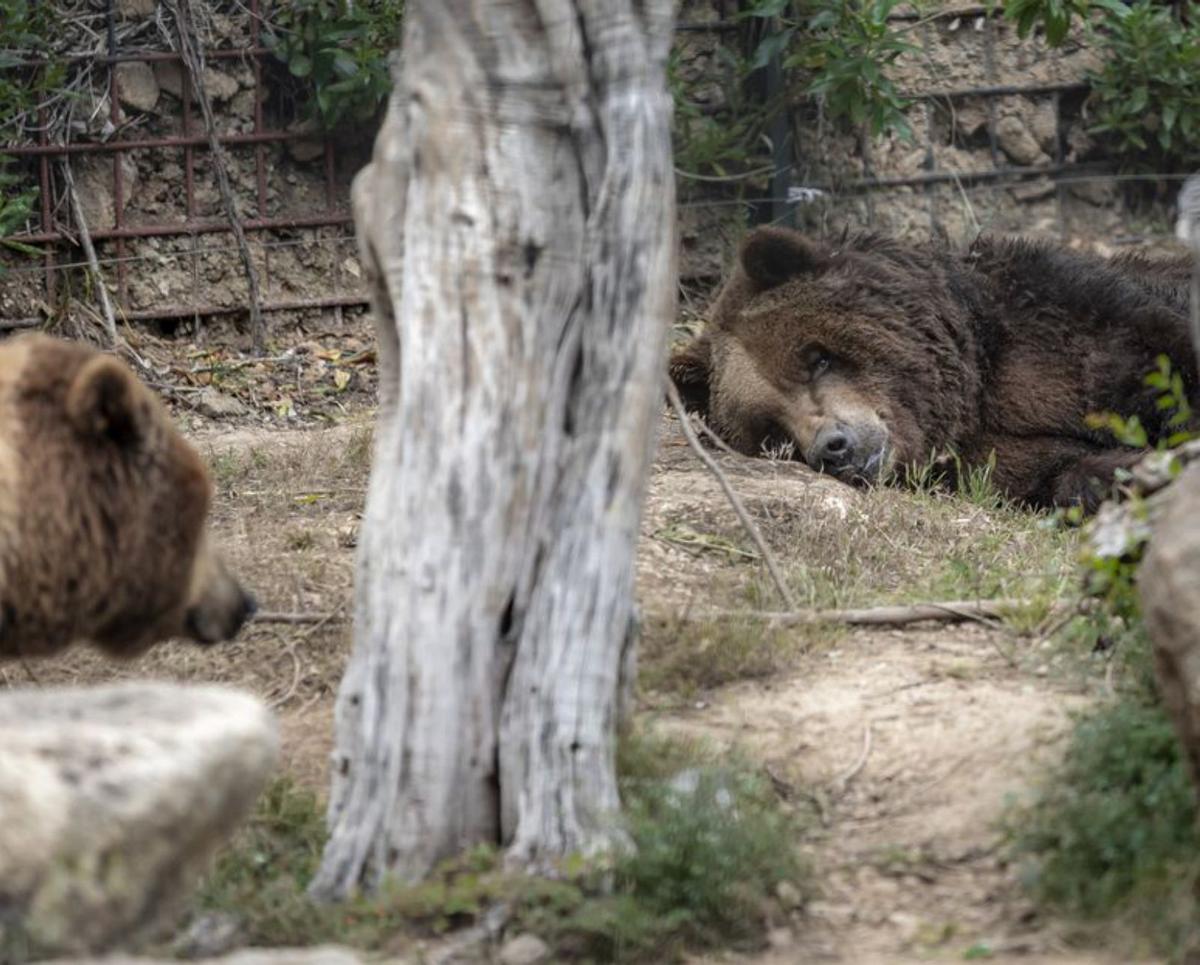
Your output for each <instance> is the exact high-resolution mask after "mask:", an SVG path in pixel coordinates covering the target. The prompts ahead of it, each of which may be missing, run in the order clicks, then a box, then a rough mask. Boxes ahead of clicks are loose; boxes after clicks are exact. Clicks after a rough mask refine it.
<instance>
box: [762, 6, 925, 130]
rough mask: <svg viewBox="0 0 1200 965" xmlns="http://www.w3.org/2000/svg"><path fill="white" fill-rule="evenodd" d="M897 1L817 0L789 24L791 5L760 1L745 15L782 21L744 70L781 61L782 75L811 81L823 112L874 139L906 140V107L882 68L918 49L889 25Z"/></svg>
mask: <svg viewBox="0 0 1200 965" xmlns="http://www.w3.org/2000/svg"><path fill="white" fill-rule="evenodd" d="M899 4H900V0H815V2H814V3H810V4H808V5H807V6H806V7H805V15H804V16H802V17H800V18H798V19H795V20H789V19H788V18H787V12H788V10H789V9H790V7H791V4H789V3H787V2H784V0H758V2H757V3H755V4H753V5H752V6H751V7H750V9H749V10H748V11H747V12H746V14H745V16H749V17H759V18H764V19H766V18H779V23H778V24H777V25H776V29H774V30H772V31H771V32H769V33H767V35H766V36H765V37H764V38H763V39H762V41H761V42H760V43H759V45H758V47H757V49H756V50H755V52H754V55H753V56H752V57H751V59H750V63H749V66H750V67H751V68H752V69H753V68H759V67H764V66H766V65H767V63H768V62H769V61H770V60H771V59H772V58H773V57H775V56H777V55H782V56H783V67H784V69H785V70H794V69H797V68H798V69H800V70H802V71H804V72H805V73H806V74H808V75H809V77H810V80H809V82H808V84H807V85H806V86H805V88H804V92H805V93H806V94H809V95H810V96H813V97H818V98H820V99H821V100H822V101H823V103H824V105H825V110H826V113H827V115H828V116H829V117H830V118H831V119H833V120H835V121H837V120H842V121H846V122H848V123H850V124H851V125H853V126H855V127H862V126H864V125H865V126H866V127H867V128H868V130H869V131H870V133H871V135H872V136H873V137H878V136H880V135H881V134H884V133H885V132H887V131H889V130H891V131H895V132H896V133H897V134H899V135H900V136H901V137H902V138H904V139H906V140H908V139H910V138H911V137H912V131H911V129H910V127H909V124H908V120H907V118H906V117H905V114H904V112H905V109H906V108H907V107H908V106H909V102H908V101H906V100H904V98H902V97H901V96H900V94H899V91H898V90H897V89H896V87H895V85H894V84H893V83H892V81H891V80H890V79H889V78H888V76H887V72H886V70H885V68H886V67H888V66H889V65H891V64H893V63H895V61H896V60H897V59H898V58H899V57H900V56H902V55H903V54H906V53H909V52H912V51H915V50H916V49H917V48H916V47H914V46H913V45H912V44H910V43H908V42H906V41H905V40H904V39H903V37H902V32H901V31H899V30H895V29H893V28H892V25H891V23H890V22H889V20H888V18H889V17H890V16H891V14H892V11H893V10H894V9H895V8H896V7H897V6H899Z"/></svg>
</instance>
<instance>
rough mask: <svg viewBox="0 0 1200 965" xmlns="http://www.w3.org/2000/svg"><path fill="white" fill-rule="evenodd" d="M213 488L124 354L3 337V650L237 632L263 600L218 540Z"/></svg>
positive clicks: (116, 645)
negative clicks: (214, 542) (212, 535)
mask: <svg viewBox="0 0 1200 965" xmlns="http://www.w3.org/2000/svg"><path fill="white" fill-rule="evenodd" d="M211 490H212V484H211V482H210V480H209V476H208V472H207V470H206V468H205V466H204V463H203V462H202V461H201V459H200V457H199V455H198V454H197V452H196V451H195V450H194V449H193V448H192V447H191V446H190V445H189V444H188V443H187V442H185V441H184V439H183V437H182V436H181V435H180V434H179V433H178V432H177V431H176V430H175V428H174V427H173V426H172V424H171V420H170V417H169V415H168V413H167V412H166V410H165V409H164V408H163V406H162V404H161V403H160V402H159V401H158V399H157V398H156V397H155V396H154V395H153V394H152V393H151V392H150V390H149V389H147V388H146V387H145V386H144V385H142V383H141V382H139V381H138V379H137V378H136V377H135V376H134V375H133V373H132V372H131V371H130V370H129V369H128V368H127V367H126V366H125V365H124V364H123V363H122V362H120V361H119V360H118V359H116V358H113V357H112V356H109V355H104V354H102V353H100V352H98V351H96V350H94V349H91V348H87V347H85V346H83V345H79V344H74V343H70V342H63V341H60V340H58V339H53V338H49V337H46V336H42V335H32V336H24V337H20V338H15V339H11V340H8V341H5V342H4V343H3V344H2V345H0V657H14V656H30V655H43V654H50V653H54V652H56V651H59V650H62V649H63V648H65V647H66V646H67V645H68V644H70V643H72V642H74V641H89V642H91V643H94V644H95V645H97V646H98V647H100V648H102V649H103V650H105V651H107V652H108V653H110V654H112V655H114V656H132V655H135V654H137V653H140V652H141V651H143V650H145V649H146V648H147V647H149V646H150V645H151V644H153V643H155V642H157V641H160V640H164V639H166V638H168V637H175V636H180V637H190V638H192V639H194V640H196V641H198V642H201V643H212V642H216V641H219V640H224V639H228V638H230V637H232V636H233V635H234V634H236V633H237V631H238V629H240V627H241V625H242V623H243V622H244V621H245V619H246V618H247V617H248V616H249V615H250V614H252V613H253V611H254V600H253V597H251V596H250V595H249V594H248V593H246V592H245V591H244V590H243V589H242V588H241V587H240V586H239V585H238V582H237V580H235V579H234V578H233V576H232V575H230V573H229V572H228V571H227V569H226V568H225V566H224V564H223V563H222V562H221V560H220V559H219V558H218V557H217V556H216V555H215V554H214V553H213V551H212V550H211V549H210V547H209V546H208V540H207V535H206V529H207V515H208V506H209V500H210V497H211Z"/></svg>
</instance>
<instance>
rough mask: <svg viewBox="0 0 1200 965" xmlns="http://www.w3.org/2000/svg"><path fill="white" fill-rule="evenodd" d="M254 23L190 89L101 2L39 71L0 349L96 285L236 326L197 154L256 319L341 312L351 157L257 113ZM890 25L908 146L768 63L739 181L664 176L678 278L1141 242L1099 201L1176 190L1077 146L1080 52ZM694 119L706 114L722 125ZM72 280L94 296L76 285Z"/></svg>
mask: <svg viewBox="0 0 1200 965" xmlns="http://www.w3.org/2000/svg"><path fill="white" fill-rule="evenodd" d="M263 2H265V0H246V2H245V3H241V2H235V3H232V4H224V5H219V9H220V10H222V11H223V14H222V15H223V16H225V17H226V19H228V20H229V21H230V22H233V23H234V24H235V26H236V29H235V30H231V31H227V32H226V35H224V36H222V35H221V33H220V31H216V32H215V34H214V32H213V31H211V30H210V31H209V36H207V37H202V38H201V39H202V41H207V42H203V43H201V45H200V46H201V50H202V56H203V61H204V64H203V70H202V71H201V72H200V73H199V75H198V77H199V80H198V81H197V79H196V76H195V71H193V70H189V69H188V65H187V64H186V63H185V61H184V58H183V55H182V53H181V52H180V50H179V49H177V46H178V45H177V44H175V45H173V44H172V42H171V40H170V36H171V35H170V31H167V30H164V29H162V28H163V24H162V23H161V17H162V14H161V8H159V12H158V13H157V14H155V16H156V17H157V18H158V21H157V22H156V23H154V24H151V25H149V28H145V29H139V28H136V26H131V27H128V28H122V27H121V24H122V23H124V22H125V21H122V20H121V19H120V18H119V17H118V16H117V14H116V13H115V12H114V5H113V3H111V2H110V3H108V4H107V6H106V8H105V11H104V15H103V17H102V19H101V20H100V21H98V22H97V24H96V29H95V30H94V31H93V32H94V33H95V43H94V44H93V48H94V49H91V50H86V51H69V52H66V53H65V54H63V55H61V56H59V57H58V58H57V59H58V61H59V62H61V63H62V64H66V67H67V70H68V73H69V75H70V77H71V78H73V80H72V83H75V84H76V86H77V89H78V90H86V91H87V96H86V97H85V98H83V101H84V102H86V103H83V104H79V103H72V102H71V100H70V99H69V98H68V99H62V100H57V101H52V102H47V103H45V104H41V105H39V106H38V108H37V117H36V120H35V121H34V122H33V123H30V124H27V125H26V130H27V131H28V132H30V133H31V134H32V136H27V137H26V138H25V139H24V140H21V141H18V142H14V143H8V144H5V145H4V146H3V147H2V148H0V155H5V156H7V157H9V158H11V159H13V160H14V161H15V163H16V164H17V165H19V166H20V167H21V169H22V170H23V171H24V172H25V174H26V176H27V177H28V178H30V179H31V180H32V182H33V183H35V184H36V185H37V187H38V189H39V203H38V208H37V210H36V211H35V212H34V216H33V218H32V219H31V220H30V222H29V223H28V224H27V225H25V226H24V227H23V229H22V230H19V231H16V232H15V233H13V234H10V235H9V236H8V237H7V238H4V239H2V240H3V241H4V242H5V243H6V245H4V246H0V249H2V248H4V247H7V248H8V249H9V250H10V251H11V250H12V249H13V248H14V247H16V248H19V249H20V250H21V251H23V252H25V254H21V255H13V254H7V255H5V256H4V260H3V265H2V273H0V330H3V329H15V328H22V327H34V326H39V325H42V324H44V323H45V321H46V319H47V318H53V317H55V316H56V315H57V314H58V313H60V312H62V311H64V310H66V308H67V307H68V306H69V305H70V304H72V299H77V298H78V297H80V295H81V293H82V295H83V296H85V297H86V294H87V292H88V291H89V290H90V288H91V287H94V285H96V284H104V285H105V286H106V288H108V289H109V290H110V291H111V292H112V296H113V299H114V302H115V307H116V311H117V313H118V314H119V316H120V317H121V318H122V319H124V320H127V321H153V320H158V321H164V322H171V323H175V322H178V321H188V320H190V322H191V323H192V324H195V325H199V324H200V323H201V321H202V320H203V319H205V318H208V317H213V316H221V315H238V314H241V313H243V312H245V311H246V308H247V304H246V302H247V299H249V298H251V297H252V295H251V291H250V290H249V289H248V288H247V286H246V285H245V283H244V281H242V280H241V279H240V275H241V274H242V273H241V272H239V271H238V270H237V268H236V261H235V260H234V259H233V238H232V235H231V229H232V226H231V221H230V214H229V210H228V208H229V207H232V206H233V205H232V203H231V204H230V205H228V206H227V207H226V208H222V206H221V204H220V203H219V200H218V199H216V198H215V196H214V191H213V188H212V181H213V162H212V157H211V154H212V152H211V144H212V142H216V143H217V144H219V145H220V147H221V150H222V152H223V153H224V154H225V155H226V156H227V159H228V163H229V165H230V168H231V170H232V172H233V174H234V177H233V178H232V181H233V184H234V194H235V195H236V208H237V209H238V210H239V211H240V214H239V215H238V218H239V220H240V226H241V228H242V229H243V230H244V231H245V233H246V235H247V236H248V241H247V247H248V249H249V252H248V254H249V259H250V261H251V262H252V264H253V266H254V268H255V270H256V272H257V274H258V275H259V277H260V278H261V289H262V294H261V296H260V302H259V308H260V309H261V310H262V311H263V312H277V311H298V310H317V311H322V310H332V311H340V310H341V309H342V308H346V307H353V306H358V305H361V304H363V302H364V299H363V296H362V293H361V290H360V287H359V284H358V269H357V265H356V262H355V252H354V247H353V241H352V219H351V217H350V214H349V210H348V184H349V179H350V177H351V175H352V174H353V170H354V168H355V167H356V166H357V165H358V164H359V163H361V162H362V161H363V160H365V153H364V152H363V151H362V150H361V146H359V147H358V148H355V149H354V150H349V151H348V150H347V149H346V145H345V144H344V143H341V142H335V140H334V139H332V138H329V137H324V136H322V135H321V134H320V133H319V132H316V131H314V130H313V129H312V128H311V127H309V126H305V125H297V124H296V123H295V122H294V121H295V118H294V114H293V116H290V117H289V116H288V114H287V111H286V110H279V109H277V108H278V104H276V103H275V101H277V100H278V98H277V97H276V96H275V95H276V92H275V91H273V90H272V84H271V77H272V63H273V62H272V53H271V51H270V50H269V49H268V48H267V47H266V46H264V44H263V42H262V36H261V32H262V30H263V26H264V22H265V21H264V11H263V9H261V8H260V3H263ZM740 6H741V5H740V4H737V3H733V2H731V0H694V2H690V3H688V4H685V7H684V10H683V12H682V14H681V17H680V19H679V21H678V23H677V34H678V39H679V42H678V44H677V46H678V47H680V48H681V49H685V50H686V49H687V48H688V47H689V45H690V46H691V47H693V48H694V47H697V45H698V46H699V47H700V48H701V49H704V50H708V51H712V50H714V49H716V48H726V49H736V50H738V51H740V52H742V53H743V54H744V52H745V51H746V49H747V45H748V44H752V43H753V42H754V41H755V37H754V36H752V35H751V34H750V33H748V31H751V30H752V29H757V30H759V31H761V30H762V29H763V24H762V23H761V22H755V23H754V25H753V28H752V27H751V26H750V25H749V24H750V21H749V20H748V19H747V18H743V17H740V16H739V15H738V14H739V7H740ZM213 9H217V8H213ZM893 19H894V20H895V21H897V22H899V23H901V24H905V25H906V29H909V30H911V32H912V33H913V34H914V35H915V36H916V39H917V41H918V42H917V43H916V44H915V45H914V46H915V47H916V48H917V52H916V53H915V54H914V55H913V56H911V57H910V58H908V61H907V62H906V63H903V64H901V68H902V70H901V74H902V76H903V79H904V82H905V87H904V90H903V96H904V98H905V100H906V101H908V102H909V104H910V106H909V108H908V110H907V114H908V117H909V120H910V126H911V128H912V131H913V139H912V140H911V142H902V141H900V140H899V139H897V138H895V137H891V138H885V139H882V140H873V139H872V138H870V137H868V136H865V135H863V134H862V133H861V132H846V131H844V130H839V129H836V128H835V126H834V125H831V124H830V123H828V122H827V120H826V118H825V117H824V114H823V111H822V109H821V105H820V103H819V102H816V101H814V100H812V99H809V98H804V97H800V96H797V95H796V94H795V91H796V87H797V85H796V78H794V77H792V76H790V75H789V73H788V72H787V71H786V70H784V69H783V68H782V66H781V63H780V62H779V59H778V57H776V58H774V59H773V60H772V61H771V62H770V63H768V66H767V69H765V70H763V71H760V72H758V73H756V74H755V75H754V77H753V78H752V79H753V92H752V94H751V96H752V97H753V98H754V99H755V100H756V102H757V104H758V106H759V107H760V108H766V107H767V106H769V105H775V106H774V107H772V108H771V109H770V110H767V111H766V116H765V120H764V123H763V125H762V130H761V138H760V142H761V143H762V144H765V145H766V147H765V148H764V149H761V150H760V151H759V152H758V155H757V156H758V157H759V161H758V162H756V163H755V164H754V165H753V166H751V167H750V168H749V169H748V170H743V171H739V172H737V173H735V174H733V175H703V174H698V173H697V172H690V171H687V170H681V171H680V182H681V192H680V213H681V219H684V220H687V219H689V218H690V219H692V220H693V221H694V222H695V230H694V232H693V235H694V237H693V238H692V239H691V240H692V242H694V244H693V245H692V247H694V248H697V249H703V250H704V251H705V252H707V267H705V266H701V267H699V268H697V269H695V270H694V272H693V274H695V275H697V276H701V277H708V278H709V280H712V279H711V277H710V276H711V275H712V274H713V273H714V272H716V271H718V270H719V263H720V261H721V259H722V257H724V256H725V255H727V253H728V247H729V244H727V243H725V242H726V241H727V240H728V239H730V238H732V236H733V235H736V234H737V233H738V232H739V231H740V229H741V226H743V225H744V224H745V223H746V222H782V223H790V224H798V225H802V226H805V227H808V228H810V229H812V230H815V231H818V232H823V231H830V232H831V231H835V230H840V228H842V227H844V226H846V225H861V226H865V227H875V228H880V229H882V230H886V231H891V232H896V233H901V234H914V233H916V234H921V233H924V234H931V235H933V236H935V237H941V238H945V239H949V240H953V241H960V240H965V238H966V237H969V236H970V235H971V234H974V233H977V232H979V231H984V230H1003V231H1033V232H1035V233H1057V234H1058V235H1059V236H1060V237H1062V238H1063V239H1064V240H1067V239H1069V238H1070V237H1072V235H1073V234H1075V233H1077V232H1076V228H1079V227H1080V226H1079V225H1077V224H1076V222H1078V221H1079V220H1080V217H1079V213H1080V212H1081V211H1082V212H1083V214H1084V215H1086V217H1084V218H1083V220H1084V221H1085V222H1087V223H1086V224H1084V225H1082V228H1084V229H1086V230H1090V231H1091V233H1092V234H1094V235H1096V234H1098V235H1103V236H1104V237H1106V238H1108V239H1109V241H1110V242H1111V243H1114V244H1119V243H1121V242H1123V241H1128V240H1130V239H1131V237H1132V236H1133V235H1135V234H1137V235H1138V236H1139V237H1143V236H1145V235H1146V234H1147V233H1149V234H1157V233H1160V228H1159V227H1158V226H1154V227H1153V228H1152V229H1148V230H1147V231H1141V233H1140V234H1138V232H1136V231H1131V230H1128V229H1126V228H1124V227H1123V225H1124V224H1125V221H1124V215H1123V212H1122V211H1121V210H1120V206H1119V203H1118V201H1119V199H1118V198H1117V197H1116V193H1115V192H1114V191H1113V186H1114V185H1119V184H1122V183H1127V182H1130V181H1142V182H1149V183H1151V184H1157V185H1160V186H1162V185H1169V184H1170V183H1171V182H1172V181H1173V180H1175V179H1176V178H1177V177H1179V176H1176V175H1172V174H1168V173H1163V174H1137V175H1130V174H1121V173H1119V172H1118V171H1117V170H1116V169H1115V168H1114V166H1113V164H1112V163H1110V162H1109V161H1108V160H1106V159H1105V158H1104V157H1103V156H1102V155H1100V154H1099V153H1098V152H1097V149H1096V145H1095V144H1094V143H1091V142H1089V139H1088V137H1087V134H1086V128H1087V118H1086V96H1087V93H1088V85H1087V82H1086V79H1085V75H1086V68H1087V65H1088V64H1089V63H1091V62H1092V61H1090V60H1089V59H1088V52H1087V50H1086V46H1085V45H1083V44H1076V45H1075V47H1073V48H1070V49H1068V51H1067V53H1065V54H1063V53H1054V52H1051V51H1049V49H1048V48H1046V47H1045V46H1044V45H1041V46H1039V42H1038V41H1037V40H1036V39H1031V40H1029V41H1024V42H1017V41H1016V40H1015V38H1014V37H1013V36H1012V35H1011V31H1010V30H1009V28H1008V27H1007V26H1006V25H1005V24H1004V23H1003V22H1002V21H1001V20H1000V19H999V18H998V17H997V16H996V14H995V12H994V11H993V10H992V9H991V8H990V7H985V6H948V7H945V8H943V9H939V10H935V11H933V12H931V13H926V14H922V15H918V14H916V13H913V12H908V13H905V12H901V13H897V14H896V15H895V16H894V18H893ZM155 28H156V29H155ZM704 63H705V66H704V67H703V69H702V75H701V76H699V77H695V76H694V77H692V78H691V79H690V81H689V80H688V79H687V78H685V80H684V83H685V85H686V84H687V83H689V82H690V83H692V84H693V85H696V84H700V85H703V84H708V85H710V86H712V85H713V84H714V83H717V82H716V81H715V79H714V78H713V77H712V76H709V75H711V73H712V70H713V65H714V64H715V63H717V61H716V60H714V59H713V58H709V59H708V60H706V61H705V62H704ZM47 67H48V63H47V61H46V60H45V59H42V58H34V57H26V58H11V57H10V58H8V59H5V60H4V61H3V63H2V66H0V70H2V71H4V72H7V73H8V74H9V75H10V76H15V77H18V78H21V77H25V78H29V77H31V76H33V75H34V74H36V72H38V71H44V70H46V69H47ZM705 72H707V73H705ZM147 78H150V80H147ZM1014 79H1015V80H1016V81H1017V82H1014ZM724 81H725V82H727V83H731V84H733V83H742V82H743V79H740V78H736V77H730V78H725V79H724ZM197 83H198V84H199V85H200V86H205V87H208V88H211V91H209V93H211V94H212V95H213V96H214V98H215V99H218V100H219V101H220V103H219V104H218V107H219V110H218V112H217V113H218V117H219V118H220V121H219V124H220V126H221V129H220V130H208V129H206V125H205V123H204V121H203V118H198V117H197V116H195V115H196V113H197V112H196V110H195V107H196V105H195V103H194V102H195V100H196V94H197V91H196V90H195V87H196V86H197ZM718 86H719V85H718ZM146 88H149V89H150V90H149V92H147V90H146ZM85 108H86V115H87V116H86V118H84V120H83V121H82V122H81V121H80V116H79V115H81V114H83V113H85ZM705 109H706V110H711V111H713V112H715V113H718V114H719V113H720V111H721V110H722V105H721V104H719V103H718V104H715V105H713V104H709V105H707V106H706V108H705ZM368 143H369V141H368ZM67 166H75V168H76V173H77V175H79V176H78V177H77V180H78V182H79V184H80V188H79V191H80V193H83V194H85V195H87V200H88V201H89V202H90V210H86V211H85V212H84V215H83V216H84V218H85V219H86V221H87V223H86V224H85V225H82V226H81V225H80V224H79V223H78V221H79V217H77V216H75V215H73V214H72V213H71V211H70V204H69V201H70V199H69V198H68V196H67V188H66V184H67V183H68V182H67V181H66V179H65V177H64V174H65V173H66V169H67ZM164 184H165V185H166V187H165V188H164ZM1089 192H1090V196H1089ZM97 199H99V200H97ZM87 207H88V206H87V205H84V208H85V209H86V208H87ZM714 226H716V227H715V228H714ZM81 229H85V230H86V232H87V234H88V235H89V236H90V240H91V241H92V242H93V243H94V245H95V257H94V258H86V257H84V256H83V255H82V254H81V248H80V245H79V242H80V235H81ZM1161 233H1162V234H1165V233H1166V232H1165V230H1162V231H1161ZM684 235H685V248H687V246H688V242H689V238H688V232H687V231H686V230H685V232H684ZM714 237H715V238H716V239H717V240H716V241H715V242H714V240H713V239H714ZM31 251H34V252H37V254H36V256H35V258H36V260H34V259H33V258H31V257H30V255H29V254H28V253H29V252H31ZM700 260H701V261H703V260H704V259H703V258H702V259H700ZM687 261H688V251H686V250H685V252H684V262H685V265H686V263H687ZM231 266H232V267H231ZM687 270H688V269H686V268H685V274H686V273H687ZM89 273H91V274H96V273H98V274H99V278H90V279H89V280H85V281H80V279H81V278H85V277H86V276H88V274H89Z"/></svg>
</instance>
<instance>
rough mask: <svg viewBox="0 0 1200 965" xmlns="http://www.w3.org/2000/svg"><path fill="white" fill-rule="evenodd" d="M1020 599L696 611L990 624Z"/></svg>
mask: <svg viewBox="0 0 1200 965" xmlns="http://www.w3.org/2000/svg"><path fill="white" fill-rule="evenodd" d="M1021 602H1022V601H1020V600H1008V599H1005V600H947V601H945V602H938V603H912V604H908V605H898V606H872V607H863V608H861V609H850V610H710V611H707V612H704V613H701V614H698V617H700V618H709V619H718V620H721V619H725V620H734V619H756V620H765V621H767V622H768V623H774V624H778V625H781V626H794V625H803V624H811V623H845V624H849V625H851V626H903V625H904V624H908V623H918V622H920V621H923V620H933V621H937V622H939V623H962V622H963V621H968V620H969V621H974V622H977V623H984V624H986V625H988V626H993V625H994V623H993V621H995V620H996V619H997V618H1002V617H1003V616H1004V615H1005V614H1006V613H1008V612H1010V611H1012V610H1013V609H1015V608H1017V607H1019V606H1021Z"/></svg>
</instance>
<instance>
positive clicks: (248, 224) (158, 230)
mask: <svg viewBox="0 0 1200 965" xmlns="http://www.w3.org/2000/svg"><path fill="white" fill-rule="evenodd" d="M353 223H354V217H353V216H352V215H351V214H350V213H349V212H346V213H344V214H342V213H336V212H335V213H330V214H319V215H310V216H308V217H304V218H264V219H261V220H254V221H243V222H242V227H243V228H244V229H245V230H246V231H273V230H278V231H287V230H290V229H297V228H326V227H333V226H335V225H348V224H353ZM228 230H229V222H228V221H223V220H222V221H185V222H181V223H180V224H151V225H133V226H131V227H128V228H121V229H119V230H118V229H116V228H109V229H107V230H105V231H93V232H92V239H93V240H94V241H109V240H111V239H114V238H164V237H170V236H178V237H180V238H186V237H187V236H188V235H192V234H202V235H203V234H215V233H219V232H223V231H228ZM5 240H11V241H20V242H24V243H25V244H27V245H43V244H51V243H53V242H58V241H71V240H73V239H72V238H71V237H70V236H69V235H66V234H64V233H62V232H60V231H49V232H42V233H39V234H25V235H10V236H9V238H7V239H5Z"/></svg>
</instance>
